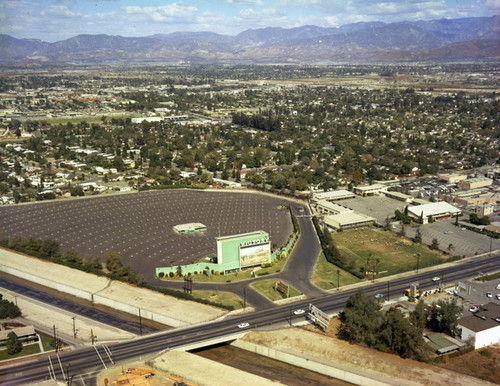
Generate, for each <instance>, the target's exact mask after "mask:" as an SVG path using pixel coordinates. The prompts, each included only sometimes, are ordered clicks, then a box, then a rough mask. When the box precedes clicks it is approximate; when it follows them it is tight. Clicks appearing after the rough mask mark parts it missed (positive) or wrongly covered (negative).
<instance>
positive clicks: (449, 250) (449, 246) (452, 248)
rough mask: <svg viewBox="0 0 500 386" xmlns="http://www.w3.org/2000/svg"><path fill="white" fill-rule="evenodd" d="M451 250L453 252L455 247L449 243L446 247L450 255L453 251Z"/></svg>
mask: <svg viewBox="0 0 500 386" xmlns="http://www.w3.org/2000/svg"><path fill="white" fill-rule="evenodd" d="M453 250H455V246H454V245H453V244H452V243H450V244H449V245H448V252H449V253H451V251H453Z"/></svg>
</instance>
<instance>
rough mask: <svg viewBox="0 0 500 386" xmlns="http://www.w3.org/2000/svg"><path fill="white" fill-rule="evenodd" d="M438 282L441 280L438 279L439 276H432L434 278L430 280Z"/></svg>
mask: <svg viewBox="0 0 500 386" xmlns="http://www.w3.org/2000/svg"><path fill="white" fill-rule="evenodd" d="M439 280H441V278H440V277H439V276H434V277H433V278H432V281H439Z"/></svg>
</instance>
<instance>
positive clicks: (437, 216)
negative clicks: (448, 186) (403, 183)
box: [408, 201, 462, 224]
mask: <svg viewBox="0 0 500 386" xmlns="http://www.w3.org/2000/svg"><path fill="white" fill-rule="evenodd" d="M460 213H462V211H461V210H460V209H458V208H455V207H454V206H453V205H450V204H448V203H447V202H444V201H443V202H433V203H431V204H426V205H417V206H410V207H409V208H408V214H409V215H410V216H411V217H413V218H415V219H422V222H423V223H424V224H427V223H428V222H429V219H430V218H431V217H432V218H433V219H434V220H444V219H447V218H450V217H452V216H455V215H458V214H460Z"/></svg>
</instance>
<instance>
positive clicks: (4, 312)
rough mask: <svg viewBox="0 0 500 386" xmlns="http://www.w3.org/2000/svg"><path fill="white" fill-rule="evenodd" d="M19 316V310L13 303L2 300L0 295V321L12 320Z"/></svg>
mask: <svg viewBox="0 0 500 386" xmlns="http://www.w3.org/2000/svg"><path fill="white" fill-rule="evenodd" d="M20 315H21V310H20V309H19V307H18V306H16V305H15V304H14V303H12V302H10V301H8V300H5V299H3V295H2V294H0V319H8V318H10V319H12V318H17V317H18V316H20Z"/></svg>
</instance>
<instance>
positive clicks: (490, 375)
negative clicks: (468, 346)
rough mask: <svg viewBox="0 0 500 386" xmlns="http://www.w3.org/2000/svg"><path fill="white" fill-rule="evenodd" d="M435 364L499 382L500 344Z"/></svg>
mask: <svg viewBox="0 0 500 386" xmlns="http://www.w3.org/2000/svg"><path fill="white" fill-rule="evenodd" d="M483 350H485V351H483ZM481 353H483V354H481ZM490 354H491V356H488V355H490ZM437 366H439V367H442V368H444V369H449V370H452V371H456V372H457V373H461V374H467V375H472V376H475V377H478V378H481V379H486V380H488V381H490V382H493V383H497V384H500V344H496V345H493V346H490V347H487V348H486V349H480V350H476V351H472V352H470V353H467V354H464V355H461V356H459V357H455V358H447V359H446V360H445V361H443V362H442V363H438V364H437Z"/></svg>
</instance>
